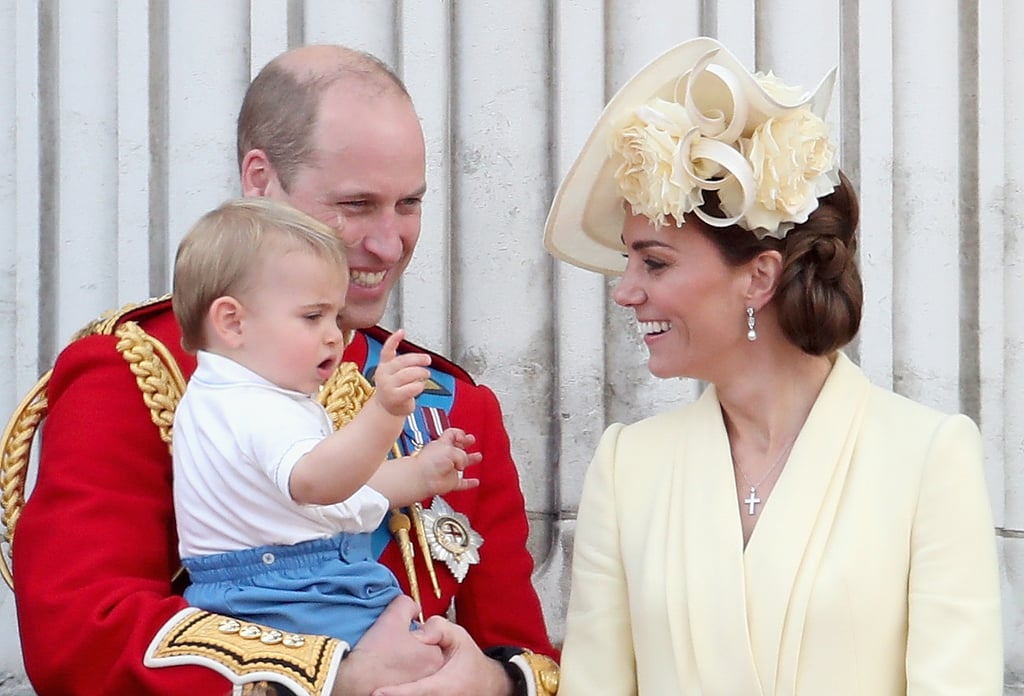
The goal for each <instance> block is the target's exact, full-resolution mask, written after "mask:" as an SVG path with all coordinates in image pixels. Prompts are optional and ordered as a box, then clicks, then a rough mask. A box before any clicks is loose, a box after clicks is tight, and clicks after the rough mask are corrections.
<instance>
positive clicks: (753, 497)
mask: <svg viewBox="0 0 1024 696" xmlns="http://www.w3.org/2000/svg"><path fill="white" fill-rule="evenodd" d="M799 435H800V431H797V434H796V435H794V436H793V439H792V440H790V441H789V444H788V445H786V448H785V449H784V450H782V453H781V454H780V455H779V458H778V459H777V460H775V463H774V464H772V468H770V469H769V470H768V471H767V473H765V475H764V476H762V477H761V480H760V481H758V482H757V483H751V482H750V479H749V478H747V474H746V472H744V471H743V467H741V466H740V464H739V462H737V461H736V460H735V459H733V462H732V464H733V466H734V467H736V471H738V472H740V476H742V477H743V481H744V482H745V483H746V484H747V485H748V486H750V495H748V496H747V497H746V498H744V500H743V504H744V505H746V506H747V514H748V515H750V516H754V515H756V514H757V506H758V505H759V504H760V503H761V499H760V498H759V497H758V496H757V487H758V486H760V485H761V484H762V483H764V482H765V481H767V480H768V477H769V476H771V475H772V473H773V472H774V471H775V470H776V469H778V468H779V466H780V465H781V464H782V462H784V461H786V458H787V457H788V456H789V452H790V450H792V449H793V445H794V444H795V443H796V438H797V437H798V436H799Z"/></svg>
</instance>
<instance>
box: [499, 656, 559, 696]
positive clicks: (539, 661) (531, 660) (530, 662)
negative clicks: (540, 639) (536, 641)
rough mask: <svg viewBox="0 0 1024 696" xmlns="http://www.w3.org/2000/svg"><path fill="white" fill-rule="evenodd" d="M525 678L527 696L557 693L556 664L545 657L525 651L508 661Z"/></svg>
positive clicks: (553, 695)
mask: <svg viewBox="0 0 1024 696" xmlns="http://www.w3.org/2000/svg"><path fill="white" fill-rule="evenodd" d="M509 664H512V665H515V666H516V667H518V668H519V669H520V670H521V671H522V672H523V675H524V676H525V677H526V693H527V696H555V694H557V693H558V676H559V674H560V670H559V668H558V663H556V662H555V661H554V660H552V659H551V658H550V657H548V656H547V655H540V654H538V653H535V652H530V651H529V650H526V651H525V652H522V653H520V654H518V655H515V656H513V657H512V658H511V659H509Z"/></svg>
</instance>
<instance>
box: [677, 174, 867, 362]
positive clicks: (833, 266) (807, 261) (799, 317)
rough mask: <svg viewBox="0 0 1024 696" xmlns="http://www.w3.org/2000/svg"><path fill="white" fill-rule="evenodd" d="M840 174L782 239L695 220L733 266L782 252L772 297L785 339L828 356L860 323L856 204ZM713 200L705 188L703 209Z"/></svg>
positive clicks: (861, 294) (861, 296) (861, 292)
mask: <svg viewBox="0 0 1024 696" xmlns="http://www.w3.org/2000/svg"><path fill="white" fill-rule="evenodd" d="M839 179H840V181H839V185H838V186H837V187H836V189H835V191H833V192H832V193H831V194H829V195H827V196H825V197H823V198H822V199H821V200H820V201H819V204H818V207H817V208H816V209H815V210H814V212H812V213H811V214H810V216H809V217H808V219H807V222H805V223H803V224H800V225H797V226H796V227H794V228H793V229H791V230H790V231H789V233H788V234H787V235H786V237H785V239H775V238H773V237H765V238H764V239H760V240H759V239H757V237H756V236H755V235H753V234H751V233H750V232H748V231H747V230H744V229H742V228H740V227H737V226H733V227H728V228H724V229H718V228H713V227H709V226H707V225H704V224H703V223H701V224H699V225H697V227H698V229H700V231H701V233H702V234H703V235H704V236H705V237H707V238H708V239H709V240H710V241H711V242H713V243H714V244H715V246H717V247H718V250H719V252H720V253H721V254H722V257H723V258H724V259H725V260H726V261H727V262H729V263H732V264H734V265H740V264H743V263H746V262H747V261H749V260H750V259H752V258H754V257H755V256H757V254H759V253H761V252H762V251H767V250H771V249H774V250H776V251H778V252H780V253H781V254H782V276H781V277H780V279H779V284H778V288H777V289H776V292H775V297H774V299H773V300H772V301H773V302H774V303H775V304H776V306H777V307H778V316H779V324H780V326H781V327H782V331H783V333H784V334H785V336H786V338H788V339H789V340H790V341H791V342H792V343H793V344H794V345H796V346H797V347H799V348H800V349H801V350H803V351H804V352H805V353H809V354H811V355H827V354H829V353H831V352H833V351H835V350H837V349H839V348H841V347H843V346H844V345H846V344H847V343H849V342H850V341H851V340H852V339H853V337H854V336H855V335H856V334H857V330H858V329H859V328H860V318H861V309H862V306H863V300H864V290H863V286H862V285H861V279H860V271H859V270H858V268H857V236H856V230H857V222H858V220H859V216H860V207H859V205H858V203H857V195H856V193H854V190H853V185H852V184H851V183H850V181H849V179H847V178H846V175H844V174H843V173H842V172H840V173H839ZM717 203H718V201H717V200H715V196H714V194H713V193H711V192H706V193H705V204H704V206H703V207H704V208H705V210H711V211H714V210H715V209H716V208H717ZM691 219H692V220H695V221H696V220H697V218H696V217H694V218H691Z"/></svg>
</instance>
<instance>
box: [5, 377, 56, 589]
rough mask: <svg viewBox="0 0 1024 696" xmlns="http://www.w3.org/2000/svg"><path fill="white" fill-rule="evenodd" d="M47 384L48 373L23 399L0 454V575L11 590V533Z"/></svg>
mask: <svg viewBox="0 0 1024 696" xmlns="http://www.w3.org/2000/svg"><path fill="white" fill-rule="evenodd" d="M49 382H50V371H47V373H46V374H44V375H43V376H42V377H41V378H40V379H39V381H38V382H36V384H35V386H34V387H32V390H31V391H29V393H28V395H27V396H26V397H25V398H24V399H22V401H21V403H20V404H19V405H18V408H16V409H15V410H14V414H13V415H12V416H11V419H10V421H8V422H7V427H6V428H5V429H4V435H3V440H2V442H3V451H2V452H0V506H2V507H3V515H2V516H0V522H2V523H3V525H4V538H3V541H4V545H5V547H6V548H5V549H4V550H5V551H6V553H0V575H3V578H4V581H5V582H6V583H7V586H8V587H10V588H11V589H14V576H13V575H12V573H11V566H10V563H9V558H10V559H13V557H14V547H13V542H14V529H15V527H16V526H17V524H18V518H19V517H21V511H22V509H24V507H25V482H26V478H27V476H28V465H29V455H30V454H31V452H32V439H33V438H34V437H35V434H36V428H38V427H39V423H40V422H41V421H42V420H43V418H45V417H46V411H47V405H48V404H47V401H46V385H47V384H49Z"/></svg>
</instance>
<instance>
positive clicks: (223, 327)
mask: <svg viewBox="0 0 1024 696" xmlns="http://www.w3.org/2000/svg"><path fill="white" fill-rule="evenodd" d="M244 315H245V308H244V307H243V306H242V303H241V302H239V301H238V300H236V299H235V298H234V297H231V296H230V295H225V296H224V297H218V298H217V299H216V300H214V301H213V302H212V303H211V304H210V311H209V312H208V313H207V318H208V319H209V322H210V333H211V334H212V337H213V338H215V340H216V341H217V342H219V343H221V344H222V345H224V346H226V347H228V348H238V347H239V346H241V345H242V319H243V317H244Z"/></svg>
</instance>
